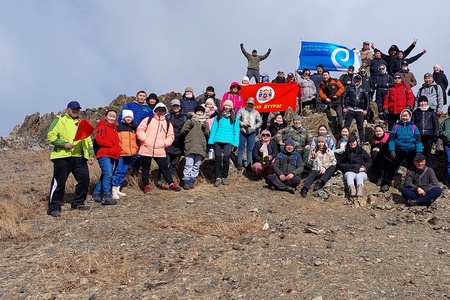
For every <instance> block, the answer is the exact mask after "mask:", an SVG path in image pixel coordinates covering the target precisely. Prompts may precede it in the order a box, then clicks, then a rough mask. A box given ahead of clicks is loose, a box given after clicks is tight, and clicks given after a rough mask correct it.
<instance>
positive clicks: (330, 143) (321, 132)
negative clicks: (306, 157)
mask: <svg viewBox="0 0 450 300" xmlns="http://www.w3.org/2000/svg"><path fill="white" fill-rule="evenodd" d="M321 136H323V137H324V138H325V141H326V142H325V143H326V145H327V148H328V149H330V150H332V151H334V148H335V147H336V141H335V139H334V136H333V134H331V132H329V131H328V129H327V126H325V125H320V126H319V128H318V129H317V135H315V136H314V137H313V139H312V141H311V148H312V149H313V148H315V147H316V144H317V140H318V138H319V137H321Z"/></svg>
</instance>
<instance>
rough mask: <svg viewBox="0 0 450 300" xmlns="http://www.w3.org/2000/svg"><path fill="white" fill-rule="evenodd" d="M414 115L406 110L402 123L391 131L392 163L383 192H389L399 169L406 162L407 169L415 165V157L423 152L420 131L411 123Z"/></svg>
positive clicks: (401, 115)
mask: <svg viewBox="0 0 450 300" xmlns="http://www.w3.org/2000/svg"><path fill="white" fill-rule="evenodd" d="M411 117H412V113H411V111H410V110H408V109H405V110H403V111H402V113H401V114H400V119H401V120H400V121H398V122H397V123H395V125H394V126H393V127H392V129H391V133H390V135H389V140H388V150H389V157H390V159H391V160H392V163H391V164H390V165H389V167H388V169H387V171H386V173H385V176H384V178H383V182H382V183H381V188H380V191H381V192H387V191H388V190H389V187H390V185H391V183H392V180H393V179H394V176H395V174H396V173H397V170H398V168H399V167H400V165H401V164H402V163H403V161H406V167H407V168H410V167H411V166H412V164H413V160H414V156H415V154H416V153H417V152H422V140H421V137H420V132H419V129H418V128H417V126H416V125H414V124H413V122H412V121H411Z"/></svg>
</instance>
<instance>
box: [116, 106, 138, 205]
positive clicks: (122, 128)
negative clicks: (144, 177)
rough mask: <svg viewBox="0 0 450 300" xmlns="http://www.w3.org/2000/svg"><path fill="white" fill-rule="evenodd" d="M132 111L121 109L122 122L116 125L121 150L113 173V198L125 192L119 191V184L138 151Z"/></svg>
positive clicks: (123, 179) (122, 195) (117, 197)
mask: <svg viewBox="0 0 450 300" xmlns="http://www.w3.org/2000/svg"><path fill="white" fill-rule="evenodd" d="M133 117H134V115H133V111H131V110H128V109H126V110H123V111H122V118H123V119H122V122H121V124H119V125H118V126H117V135H118V136H119V142H120V147H121V149H122V152H121V153H120V157H119V159H118V160H117V165H116V168H115V169H114V174H113V180H112V183H113V187H112V193H111V196H112V198H113V199H116V200H117V199H119V198H120V197H124V196H126V195H127V194H125V193H123V192H121V191H120V186H121V185H122V183H123V182H124V181H125V176H126V175H127V171H128V167H129V165H130V164H131V162H132V161H133V158H134V156H135V155H136V153H137V151H138V145H137V140H136V126H134V124H133Z"/></svg>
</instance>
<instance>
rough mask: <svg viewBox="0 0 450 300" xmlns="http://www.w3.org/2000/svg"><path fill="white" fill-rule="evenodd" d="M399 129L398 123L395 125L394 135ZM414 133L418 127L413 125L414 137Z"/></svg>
mask: <svg viewBox="0 0 450 300" xmlns="http://www.w3.org/2000/svg"><path fill="white" fill-rule="evenodd" d="M397 128H398V123H395V125H394V134H396V133H397ZM414 131H416V125H415V124H412V133H413V135H414Z"/></svg>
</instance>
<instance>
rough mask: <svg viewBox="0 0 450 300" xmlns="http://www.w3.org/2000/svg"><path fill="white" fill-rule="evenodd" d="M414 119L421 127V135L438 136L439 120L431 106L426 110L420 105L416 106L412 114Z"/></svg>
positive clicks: (418, 127)
mask: <svg viewBox="0 0 450 300" xmlns="http://www.w3.org/2000/svg"><path fill="white" fill-rule="evenodd" d="M412 121H413V123H414V124H415V125H416V126H417V129H419V132H420V135H421V136H432V137H436V138H437V137H438V135H439V120H438V116H437V114H436V113H435V112H434V110H433V109H432V108H431V107H429V108H428V110H426V111H423V110H421V109H420V108H419V107H418V108H416V109H415V110H414V112H413V115H412Z"/></svg>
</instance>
